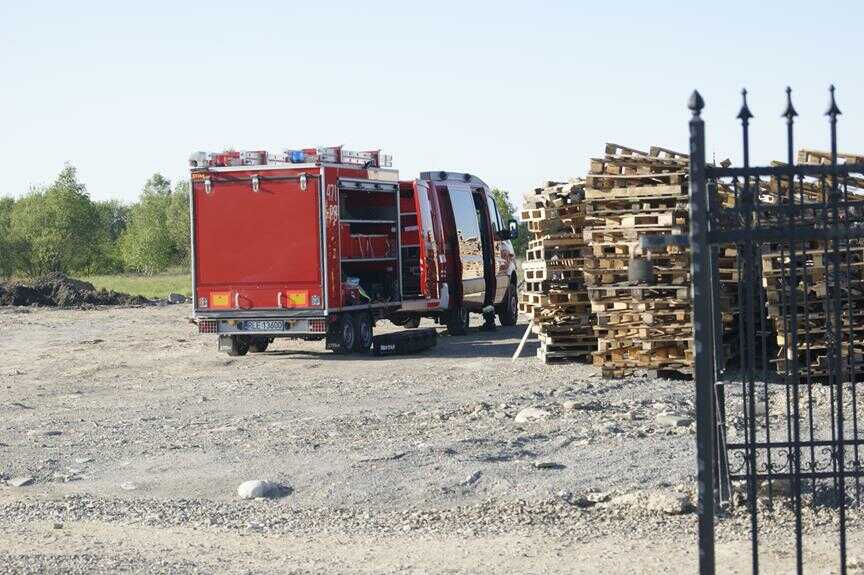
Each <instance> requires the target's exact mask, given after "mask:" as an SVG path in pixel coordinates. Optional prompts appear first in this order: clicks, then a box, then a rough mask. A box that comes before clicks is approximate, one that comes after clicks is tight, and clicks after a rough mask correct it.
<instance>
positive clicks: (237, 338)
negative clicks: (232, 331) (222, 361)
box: [228, 335, 249, 357]
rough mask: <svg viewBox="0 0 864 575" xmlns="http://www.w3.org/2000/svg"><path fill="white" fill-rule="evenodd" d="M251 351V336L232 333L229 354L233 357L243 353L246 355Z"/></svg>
mask: <svg viewBox="0 0 864 575" xmlns="http://www.w3.org/2000/svg"><path fill="white" fill-rule="evenodd" d="M248 351H249V338H248V337H246V336H245V335H232V336H231V349H230V350H228V355H230V356H232V357H237V356H241V355H246V353H247V352H248Z"/></svg>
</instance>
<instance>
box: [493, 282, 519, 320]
mask: <svg viewBox="0 0 864 575" xmlns="http://www.w3.org/2000/svg"><path fill="white" fill-rule="evenodd" d="M518 320H519V302H518V300H517V295H516V284H514V283H513V282H510V287H508V288H507V293H506V294H504V302H503V303H502V304H501V308H500V309H499V310H498V323H500V324H501V325H516V322H517V321H518Z"/></svg>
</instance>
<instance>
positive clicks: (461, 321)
mask: <svg viewBox="0 0 864 575" xmlns="http://www.w3.org/2000/svg"><path fill="white" fill-rule="evenodd" d="M470 319H471V318H470V314H469V313H468V309H467V308H466V307H465V306H464V305H461V306H459V307H457V308H456V309H454V310H453V311H451V312H450V314H449V317H448V318H447V333H449V334H450V335H465V333H466V332H467V331H468V322H469V321H470Z"/></svg>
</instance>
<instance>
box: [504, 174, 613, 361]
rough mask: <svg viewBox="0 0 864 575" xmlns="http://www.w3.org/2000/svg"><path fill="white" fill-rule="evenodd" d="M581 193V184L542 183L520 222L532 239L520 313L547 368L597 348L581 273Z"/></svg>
mask: <svg viewBox="0 0 864 575" xmlns="http://www.w3.org/2000/svg"><path fill="white" fill-rule="evenodd" d="M584 188H585V184H584V182H583V181H581V180H571V181H570V182H566V183H564V182H547V183H546V185H545V186H543V187H540V188H537V189H535V190H534V191H533V192H532V193H530V194H527V195H526V196H525V202H524V206H523V207H524V209H523V211H522V220H523V221H525V222H526V223H527V225H528V230H529V232H530V233H531V238H532V239H531V240H530V242H529V244H528V250H527V252H526V254H525V261H524V263H523V265H522V270H523V277H524V284H523V290H522V291H521V293H520V302H519V309H520V311H521V312H522V313H524V314H526V315H528V316H529V317H530V318H531V321H532V330H533V332H534V333H536V334H537V335H538V337H539V339H540V348H539V349H538V350H537V356H538V357H539V358H541V359H542V360H543V361H544V362H546V363H560V362H570V361H582V360H585V359H586V358H590V356H591V353H592V352H593V351H594V350H596V349H597V347H596V337H595V335H594V331H593V328H592V323H591V304H590V302H589V300H588V294H587V292H586V291H585V283H584V278H583V273H582V272H583V267H584V257H585V255H587V253H590V252H589V251H588V248H587V244H586V242H585V241H584V239H583V238H582V228H583V227H584V225H585V211H584V203H583V201H582V199H583V197H584Z"/></svg>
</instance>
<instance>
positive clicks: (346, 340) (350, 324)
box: [335, 313, 357, 353]
mask: <svg viewBox="0 0 864 575" xmlns="http://www.w3.org/2000/svg"><path fill="white" fill-rule="evenodd" d="M335 336H336V338H335V339H336V343H337V344H338V345H337V347H336V349H335V351H336V353H351V352H353V351H354V345H355V344H356V341H357V331H356V329H355V326H354V320H353V319H352V318H351V314H348V313H343V314H342V317H340V318H339V322H338V323H337V324H336V334H335Z"/></svg>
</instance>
